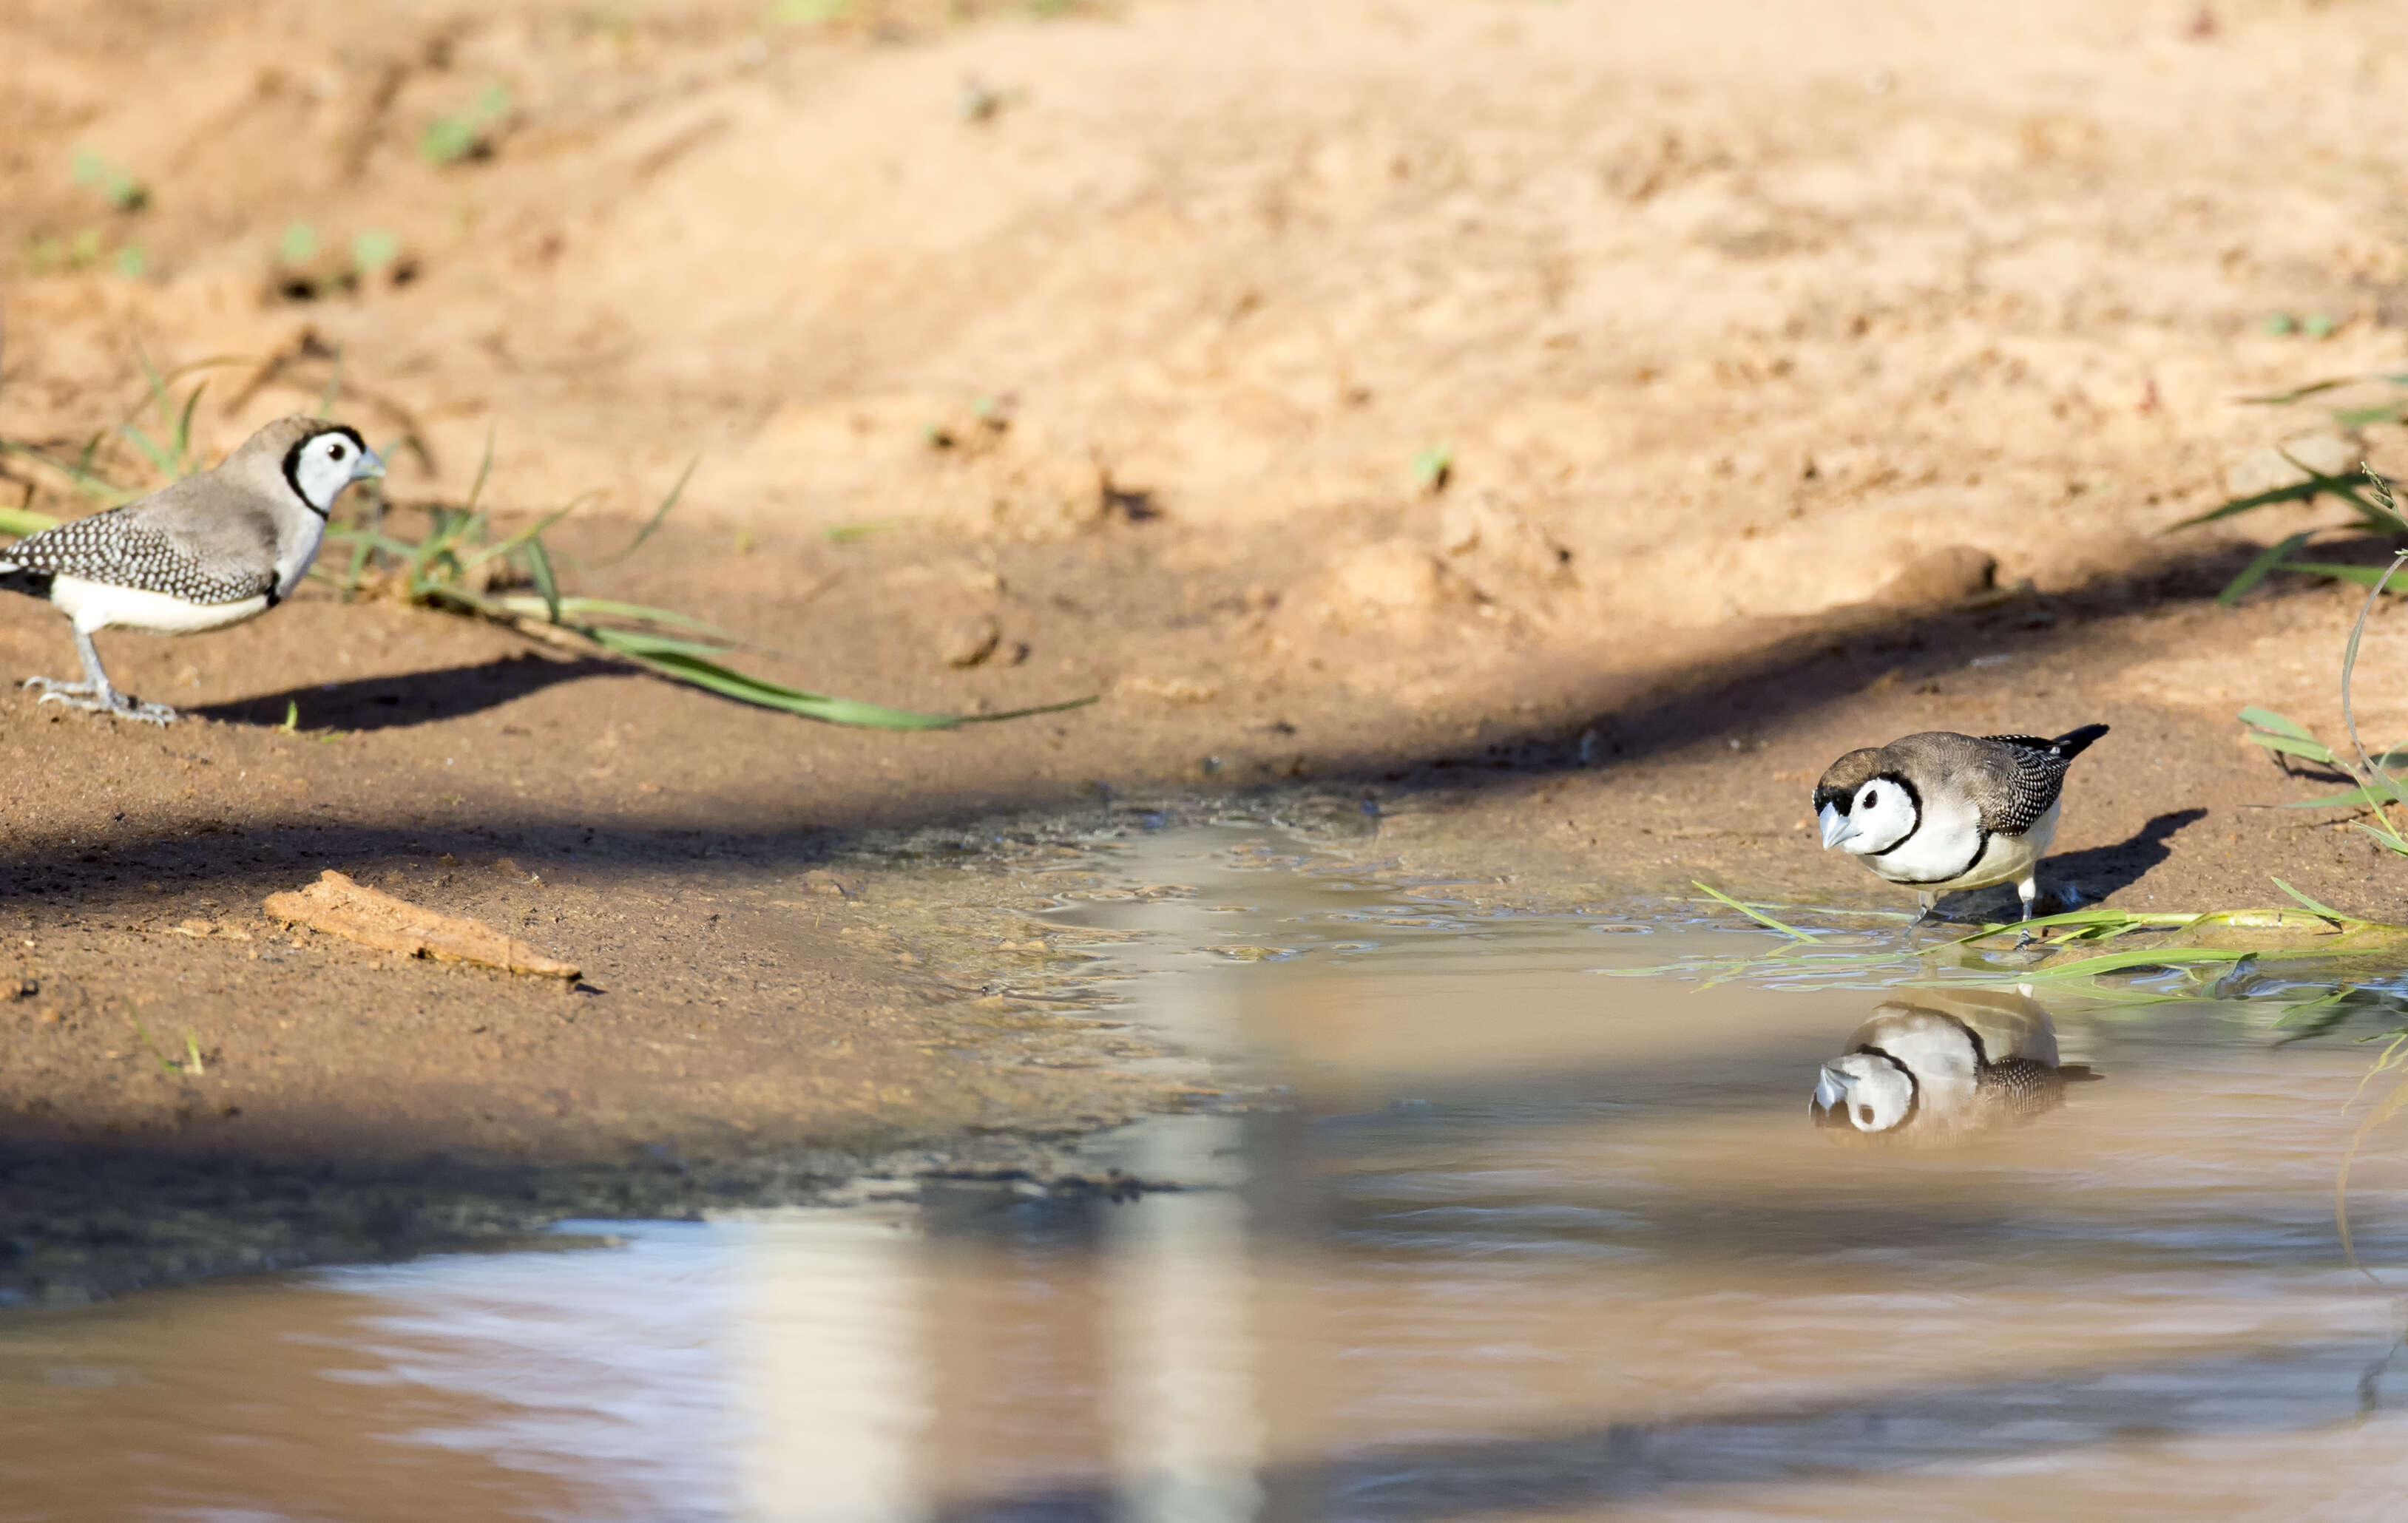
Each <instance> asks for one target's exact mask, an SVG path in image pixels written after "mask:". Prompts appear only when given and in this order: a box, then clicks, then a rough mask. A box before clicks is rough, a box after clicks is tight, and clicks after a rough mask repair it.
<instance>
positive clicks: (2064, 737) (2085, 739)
mask: <svg viewBox="0 0 2408 1523" xmlns="http://www.w3.org/2000/svg"><path fill="white" fill-rule="evenodd" d="M2105 733H2107V727H2106V726H2105V725H2103V724H2085V725H2084V726H2083V727H2082V728H2081V729H2079V730H2069V731H2067V732H2066V733H2064V734H2061V735H2059V736H2057V738H2056V739H2055V740H2053V741H2050V742H2049V743H2048V744H2049V749H2051V750H2053V751H2055V752H2056V753H2057V755H2059V756H2061V757H2063V758H2065V759H2066V760H2067V761H2072V760H2073V759H2074V758H2075V757H2077V756H2080V755H2081V754H2082V753H2083V752H2085V751H2086V750H2088V749H2089V748H2090V743H2091V742H2092V741H2094V740H2097V739H2098V738H2099V737H2100V736H2101V735H2103V734H2105Z"/></svg>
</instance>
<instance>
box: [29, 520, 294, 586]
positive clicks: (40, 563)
mask: <svg viewBox="0 0 2408 1523" xmlns="http://www.w3.org/2000/svg"><path fill="white" fill-rule="evenodd" d="M135 506H137V505H129V506H128V507H119V508H111V509H109V510H108V512H106V513H95V514H93V516H92V517H90V518H88V519H77V520H72V521H71V522H67V523H62V524H60V525H59V526H58V527H57V528H55V529H45V530H43V531H42V532H41V533H40V534H34V535H31V536H29V537H27V538H24V539H21V540H19V541H18V542H17V543H16V544H14V545H11V546H9V547H8V548H6V549H0V561H5V562H8V563H11V564H14V565H16V566H19V567H21V568H22V569H24V570H26V571H40V572H48V573H50V575H51V576H75V577H79V578H81V579H82V580H85V581H92V582H101V583H105V584H107V585H108V586H110V587H131V588H136V589H139V590H140V591H145V592H164V593H165V594H167V595H168V596H169V597H173V598H180V599H182V600H183V601H184V602H187V603H195V604H204V605H208V604H220V603H240V602H242V601H243V600H244V599H246V598H255V597H258V596H259V595H261V594H262V593H264V592H265V591H268V590H269V589H270V588H272V587H274V586H275V585H276V570H275V567H274V566H273V565H269V566H267V567H265V569H249V570H246V569H244V568H243V567H241V566H238V565H234V564H229V563H226V561H224V560H221V561H220V562H219V563H218V564H216V565H214V566H213V565H211V564H210V563H209V562H208V558H206V557H204V556H202V555H200V554H197V553H195V550H194V548H193V546H192V545H191V544H189V543H187V542H186V541H185V540H184V538H183V537H181V536H179V535H177V534H172V533H170V532H169V531H167V530H165V529H164V528H161V527H159V526H158V525H156V524H152V523H146V522H144V521H143V520H142V519H141V518H140V517H137V516H136V513H135V512H134V507H135Z"/></svg>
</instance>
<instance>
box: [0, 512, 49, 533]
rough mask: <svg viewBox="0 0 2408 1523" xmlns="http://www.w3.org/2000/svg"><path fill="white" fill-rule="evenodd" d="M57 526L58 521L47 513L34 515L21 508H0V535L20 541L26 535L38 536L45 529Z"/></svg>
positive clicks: (34, 513)
mask: <svg viewBox="0 0 2408 1523" xmlns="http://www.w3.org/2000/svg"><path fill="white" fill-rule="evenodd" d="M58 526H59V520H56V519H54V518H52V517H50V515H49V514H48V513H36V512H34V511H33V510H32V509H30V508H23V507H0V534H9V535H12V536H14V537H16V538H18V539H22V538H24V537H25V536H26V535H28V534H40V533H41V532H42V531H43V530H45V529H55V528H57V527H58Z"/></svg>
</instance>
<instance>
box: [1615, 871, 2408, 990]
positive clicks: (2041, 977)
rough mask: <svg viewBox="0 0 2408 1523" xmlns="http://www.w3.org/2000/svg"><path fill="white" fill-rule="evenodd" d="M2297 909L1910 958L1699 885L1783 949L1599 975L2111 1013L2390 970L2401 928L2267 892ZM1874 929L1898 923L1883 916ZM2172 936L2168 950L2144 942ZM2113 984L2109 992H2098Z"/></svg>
mask: <svg viewBox="0 0 2408 1523" xmlns="http://www.w3.org/2000/svg"><path fill="white" fill-rule="evenodd" d="M2274 883H2275V886H2276V887H2277V888H2279V889H2281V890H2283V891H2284V892H2285V893H2286V894H2288V895H2289V896H2290V897H2291V898H2292V899H2293V900H2294V901H2296V902H2297V904H2298V905H2299V907H2298V908H2296V909H2289V908H2254V909H2229V910H2206V911H2155V910H2152V911H2135V910H2124V909H2110V908H2106V907H2103V906H2095V907H2092V908H2089V909H2078V910H2068V911H2066V912H2064V913H2062V914H2058V915H2048V916H2042V917H2040V918H2035V919H2030V920H2021V921H2014V920H2008V921H1994V922H1987V923H1985V924H1983V925H1981V926H1979V927H1977V928H1975V929H1973V930H1971V931H1968V932H1962V933H1960V934H1957V935H1954V936H1951V937H1948V938H1946V939H1944V940H1941V941H1938V942H1933V943H1926V944H1923V945H1920V946H1917V945H1914V944H1913V943H1908V942H1896V943H1889V944H1885V945H1881V946H1876V947H1870V948H1866V949H1862V950H1856V949H1852V948H1859V947H1864V940H1863V937H1862V936H1861V934H1859V933H1854V932H1843V931H1838V930H1813V929H1801V928H1800V927H1799V926H1797V925H1793V924H1790V923H1789V922H1787V921H1785V920H1781V919H1778V918H1774V916H1772V915H1771V914H1770V913H1769V912H1770V910H1773V909H1778V908H1781V907H1783V906H1779V905H1766V904H1746V903H1743V902H1742V901H1740V900H1738V899H1735V898H1733V897H1732V896H1730V895H1729V894H1727V893H1724V892H1722V891H1721V890H1717V889H1714V888H1712V887H1710V886H1708V885H1706V884H1703V883H1699V884H1697V885H1696V888H1697V889H1698V890H1699V892H1700V893H1703V894H1705V895H1706V896H1707V897H1706V900H1704V901H1701V903H1712V904H1720V905H1722V906H1724V907H1725V908H1727V909H1734V910H1737V911H1738V912H1739V913H1741V914H1742V915H1744V916H1746V917H1747V918H1749V919H1751V920H1753V921H1755V922H1756V924H1758V925H1760V926H1763V927H1764V928H1765V929H1767V930H1770V931H1774V932H1780V933H1781V934H1782V935H1783V936H1785V937H1786V938H1788V939H1787V940H1786V941H1785V943H1784V944H1783V945H1781V946H1779V947H1774V948H1772V949H1771V950H1770V951H1768V952H1763V953H1754V954H1748V955H1744V956H1739V957H1723V958H1706V959H1700V960H1697V961H1690V962H1685V963H1680V964H1674V965H1668V966H1657V967H1646V968H1628V969H1621V968H1617V969H1612V970H1608V971H1609V972H1610V973H1611V975H1613V976H1619V977H1660V976H1663V975H1667V974H1684V975H1692V976H1698V977H1699V978H1700V979H1701V980H1702V982H1703V983H1704V984H1707V985H1712V984H1718V983H1726V982H1728V981H1729V980H1731V979H1734V978H1741V977H1754V978H1796V977H1799V976H1810V977H1816V978H1828V977H1842V978H1855V977H1864V976H1869V975H1904V976H1899V977H1895V978H1892V979H1887V980H1885V981H1894V982H1899V983H1904V984H1909V985H1913V984H1919V983H1937V984H1961V983H1965V982H1969V981H1970V982H1977V983H1979V982H1991V983H2012V984H2046V985H2050V986H2053V987H2057V988H2059V989H2067V990H2069V991H2071V990H2075V989H2078V990H2079V991H2080V992H2082V993H2084V994H2085V995H2087V996H2088V997H2090V998H2092V999H2097V1000H2103V1001H2108V1002H2111V1003H2124V1004H2129V1003H2163V1002H2166V1001H2172V1000H2186V999H2200V998H2213V997H2217V996H2219V995H2223V994H2228V993H2229V992H2231V991H2232V990H2233V989H2236V988H2237V987H2238V986H2239V984H2240V983H2241V982H2242V981H2243V980H2245V979H2246V978H2247V977H2248V976H2249V975H2252V974H2253V973H2254V972H2255V971H2256V969H2257V966H2258V965H2259V964H2261V963H2264V962H2304V961H2315V960H2321V961H2327V962H2333V961H2342V960H2345V959H2358V958H2368V957H2375V958H2386V959H2389V960H2390V961H2393V962H2396V961H2397V958H2398V953H2399V950H2400V948H2401V947H2402V945H2403V944H2408V927H2401V926H2390V925H2385V924H2383V923H2381V922H2379V921H2373V920H2365V919H2360V918H2357V917H2355V916H2351V915H2346V914H2343V912H2341V911H2339V910H2336V909H2333V908H2332V907H2331V906H2329V905H2327V904H2318V903H2317V902H2316V901H2315V900H2313V899H2311V898H2309V897H2308V896H2307V895H2305V894H2302V893H2300V891H2299V890H2297V889H2294V888H2292V887H2291V886H2290V885H2289V884H2287V883H2285V882H2284V881H2283V880H2282V879H2280V878H2276V879H2275V880H2274ZM1878 918H1885V919H1887V918H1896V919H1904V918H1906V917H1905V916H1903V915H1898V916H1891V915H1888V914H1886V913H1884V914H1882V915H1880V916H1879V917H1878ZM2168 934H2172V935H2175V936H2178V937H2179V941H2178V942H2176V943H2174V944H2167V943H2165V942H2162V941H2157V940H2155V939H2154V938H2155V937H2162V936H2165V935H2168ZM2136 935H2138V936H2148V937H2152V938H2153V939H2152V944H2151V945H2149V946H2145V947H2135V946H2114V947H2111V945H2110V944H2114V943H2119V942H2122V941H2123V940H2124V938H2126V937H2128V936H2136ZM2152 971H2162V972H2169V973H2176V974H2180V975H2183V976H2182V977H2181V978H2179V979H2178V980H2176V981H2174V982H2172V983H2171V984H2169V985H2167V986H2165V987H2159V988H2144V987H2135V986H2133V985H2132V984H2130V983H2129V982H2128V975H2134V974H2139V973H2146V972H2152ZM2103 980H2112V981H2103Z"/></svg>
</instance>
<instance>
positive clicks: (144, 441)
mask: <svg viewBox="0 0 2408 1523" xmlns="http://www.w3.org/2000/svg"><path fill="white" fill-rule="evenodd" d="M118 432H119V433H120V434H124V435H125V437H126V438H127V439H129V440H131V441H132V442H133V445H134V448H136V449H139V450H141V451H142V458H143V459H145V460H148V461H149V462H150V463H151V465H152V466H153V467H155V468H156V469H157V470H158V472H159V474H160V475H162V476H166V477H172V476H174V475H175V474H176V467H175V464H174V463H173V462H171V461H169V460H168V458H167V452H166V451H165V449H162V448H159V446H158V445H157V444H155V443H153V442H152V441H151V438H150V434H146V433H144V432H143V431H142V425H141V424H139V423H122V424H120V425H119V426H118Z"/></svg>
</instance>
